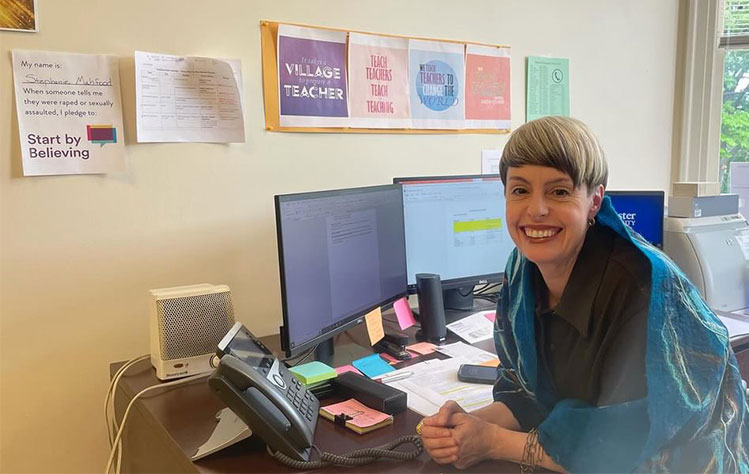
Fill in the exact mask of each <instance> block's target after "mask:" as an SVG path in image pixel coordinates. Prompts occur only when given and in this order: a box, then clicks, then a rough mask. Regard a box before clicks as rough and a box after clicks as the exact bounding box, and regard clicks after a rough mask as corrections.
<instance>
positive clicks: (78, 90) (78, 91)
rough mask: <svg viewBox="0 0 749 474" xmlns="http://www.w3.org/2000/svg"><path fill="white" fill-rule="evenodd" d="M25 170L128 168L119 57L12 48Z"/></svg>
mask: <svg viewBox="0 0 749 474" xmlns="http://www.w3.org/2000/svg"><path fill="white" fill-rule="evenodd" d="M13 78H14V82H15V90H16V111H17V112H18V132H19V135H20V142H21V156H22V159H23V174H24V175H26V176H35V175H53V174H87V173H112V172H121V171H124V170H125V147H124V137H125V134H124V131H123V129H122V101H121V98H120V72H119V63H118V60H117V58H116V57H114V56H103V55H96V54H75V53H57V52H49V51H23V50H14V51H13Z"/></svg>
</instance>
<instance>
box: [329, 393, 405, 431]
mask: <svg viewBox="0 0 749 474" xmlns="http://www.w3.org/2000/svg"><path fill="white" fill-rule="evenodd" d="M320 415H322V416H324V417H325V418H327V419H329V420H332V421H334V422H335V423H336V424H341V425H343V426H345V427H346V428H348V429H350V430H353V431H356V432H357V433H359V434H364V433H368V432H370V431H372V430H376V429H377V428H382V427H383V426H387V425H390V424H392V423H393V416H392V415H387V414H385V413H382V412H380V411H377V410H373V409H372V408H369V407H368V406H366V405H363V404H362V403H360V402H359V401H357V400H356V399H354V398H351V399H349V400H346V401H345V402H341V403H335V404H333V405H328V406H326V407H322V408H320Z"/></svg>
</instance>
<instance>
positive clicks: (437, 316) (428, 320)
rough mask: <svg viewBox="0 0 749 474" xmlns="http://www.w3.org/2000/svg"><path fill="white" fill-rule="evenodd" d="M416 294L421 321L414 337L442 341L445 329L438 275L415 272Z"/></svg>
mask: <svg viewBox="0 0 749 474" xmlns="http://www.w3.org/2000/svg"><path fill="white" fill-rule="evenodd" d="M416 294H417V296H418V299H419V321H421V330H419V331H418V332H417V333H416V339H418V340H421V341H428V342H431V343H435V344H436V343H440V342H442V341H444V340H445V336H446V334H447V330H446V329H445V305H444V302H443V301H442V282H441V281H440V276H439V275H437V274H436V273H417V274H416Z"/></svg>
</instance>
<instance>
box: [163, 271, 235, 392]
mask: <svg viewBox="0 0 749 474" xmlns="http://www.w3.org/2000/svg"><path fill="white" fill-rule="evenodd" d="M150 293H151V296H152V297H153V298H152V304H151V364H153V366H154V368H155V369H156V376H157V377H158V378H159V379H161V380H169V379H175V378H179V377H186V376H189V375H195V374H200V373H204V372H208V371H210V370H212V367H211V365H210V361H211V357H212V356H213V355H214V354H215V352H216V345H217V344H218V343H219V341H221V339H222V338H223V337H224V336H225V335H226V333H227V332H229V329H231V327H232V326H233V325H234V307H233V306H232V303H231V291H230V290H229V287H228V286H226V285H211V284H209V283H203V284H200V285H188V286H178V287H174V288H160V289H156V290H150Z"/></svg>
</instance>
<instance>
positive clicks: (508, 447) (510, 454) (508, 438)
mask: <svg viewBox="0 0 749 474" xmlns="http://www.w3.org/2000/svg"><path fill="white" fill-rule="evenodd" d="M496 430H497V432H496V435H495V436H494V439H495V440H497V442H496V443H494V449H493V451H492V453H491V457H492V458H494V459H501V460H505V461H512V462H516V463H525V464H526V465H528V464H532V462H533V460H532V459H524V457H523V455H524V453H525V454H526V456H527V455H528V454H529V453H526V444H527V443H528V437H529V436H531V435H529V434H528V433H523V432H521V431H513V430H508V429H506V428H502V427H497V428H496ZM531 441H533V440H531ZM535 444H536V445H537V446H536V448H537V450H536V451H534V452H535V453H536V455H535V456H534V458H536V459H537V460H538V462H537V464H536V466H537V467H541V468H544V469H548V470H550V471H555V472H566V471H565V469H564V468H563V467H562V466H560V465H559V464H557V463H555V462H554V461H553V460H552V459H551V457H550V456H549V455H548V454H547V453H546V450H545V449H544V447H543V446H541V443H540V442H539V441H538V438H536V439H535Z"/></svg>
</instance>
